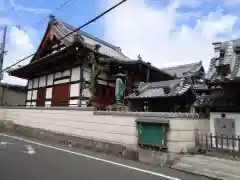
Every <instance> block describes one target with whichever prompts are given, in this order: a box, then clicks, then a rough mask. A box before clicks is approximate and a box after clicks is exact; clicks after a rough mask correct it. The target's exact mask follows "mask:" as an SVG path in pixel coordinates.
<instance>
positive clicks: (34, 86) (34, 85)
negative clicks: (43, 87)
mask: <svg viewBox="0 0 240 180" xmlns="http://www.w3.org/2000/svg"><path fill="white" fill-rule="evenodd" d="M38 81H39V78H35V79H34V80H33V88H37V87H38Z"/></svg>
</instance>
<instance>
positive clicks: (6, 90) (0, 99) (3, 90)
mask: <svg viewBox="0 0 240 180" xmlns="http://www.w3.org/2000/svg"><path fill="white" fill-rule="evenodd" d="M26 98H27V89H26V87H25V86H20V85H13V84H4V83H1V84H0V104H1V105H4V106H7V105H12V106H19V105H21V106H24V105H25V102H26Z"/></svg>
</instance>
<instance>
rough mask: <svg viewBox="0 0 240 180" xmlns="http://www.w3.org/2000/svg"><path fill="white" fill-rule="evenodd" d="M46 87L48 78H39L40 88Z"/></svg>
mask: <svg viewBox="0 0 240 180" xmlns="http://www.w3.org/2000/svg"><path fill="white" fill-rule="evenodd" d="M45 86H46V76H42V77H40V78H39V87H45Z"/></svg>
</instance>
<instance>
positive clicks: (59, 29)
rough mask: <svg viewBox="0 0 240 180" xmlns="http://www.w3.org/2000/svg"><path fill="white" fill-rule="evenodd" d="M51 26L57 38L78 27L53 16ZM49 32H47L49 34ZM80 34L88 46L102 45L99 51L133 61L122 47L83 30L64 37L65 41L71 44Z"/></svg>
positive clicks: (92, 47) (66, 43) (80, 37)
mask: <svg viewBox="0 0 240 180" xmlns="http://www.w3.org/2000/svg"><path fill="white" fill-rule="evenodd" d="M48 26H50V28H49V29H50V32H51V34H54V35H55V36H56V38H57V39H60V38H62V37H64V36H66V35H68V34H69V33H70V32H72V31H74V30H75V29H76V27H73V26H71V25H69V24H67V23H65V22H63V21H61V20H58V19H55V18H53V19H52V20H50V22H49V25H48ZM47 33H48V32H46V34H47ZM76 36H79V40H81V41H82V43H83V44H84V45H85V46H87V47H88V48H90V49H94V48H95V46H96V44H98V45H100V48H99V53H101V54H103V55H107V56H109V57H113V58H115V59H119V60H126V61H131V59H130V58H128V57H127V56H126V55H125V54H123V53H122V52H121V49H120V48H119V47H117V46H114V45H112V44H110V43H108V42H106V41H104V40H101V39H99V38H97V37H95V36H93V35H90V34H88V33H86V32H84V31H82V30H78V31H76V32H74V33H72V34H71V35H69V36H67V37H65V38H64V39H63V42H64V44H65V45H67V46H68V45H71V44H72V43H73V42H74V40H75V37H76Z"/></svg>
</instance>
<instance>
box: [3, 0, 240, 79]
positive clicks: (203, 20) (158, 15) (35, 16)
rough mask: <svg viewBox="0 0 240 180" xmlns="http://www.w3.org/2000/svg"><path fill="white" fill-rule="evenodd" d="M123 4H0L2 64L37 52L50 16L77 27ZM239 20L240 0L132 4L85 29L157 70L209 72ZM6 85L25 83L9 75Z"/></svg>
mask: <svg viewBox="0 0 240 180" xmlns="http://www.w3.org/2000/svg"><path fill="white" fill-rule="evenodd" d="M119 1H120V0H75V1H74V0H72V1H70V2H74V3H73V4H71V3H69V4H68V5H69V6H68V7H67V8H65V9H63V10H62V11H59V12H54V10H55V9H56V8H57V7H59V5H60V4H62V3H63V2H64V0H41V1H35V0H34V1H33V0H0V26H3V25H5V24H6V25H8V41H7V50H8V54H7V55H6V57H5V64H4V65H5V66H7V65H9V64H11V63H13V62H15V61H16V60H18V59H19V58H22V57H25V56H27V55H28V54H29V53H31V52H34V51H35V49H36V48H37V47H38V44H39V42H40V40H41V38H42V36H43V33H44V31H45V28H46V26H47V22H48V20H46V21H44V22H42V23H39V24H36V23H37V22H39V21H41V20H42V19H43V18H44V17H46V16H47V15H48V14H49V13H51V12H54V15H55V16H56V17H57V18H59V19H61V20H63V21H66V22H68V23H69V24H72V25H74V26H76V27H77V26H79V25H82V24H83V23H85V22H86V21H88V20H89V19H91V18H92V17H94V16H96V15H97V14H99V13H100V12H102V11H104V10H105V9H107V8H108V7H110V6H112V5H113V4H115V3H117V2H119ZM239 16H240V0H218V1H213V0H201V1H200V0H128V1H127V2H126V3H124V4H123V5H121V6H120V7H119V8H117V9H116V10H114V11H113V12H111V13H109V14H107V15H106V16H105V17H104V18H102V19H101V20H98V21H96V22H95V23H93V24H91V25H89V26H87V27H86V28H84V29H83V30H85V31H87V32H89V33H91V34H93V35H95V36H97V37H100V38H102V39H104V40H106V41H109V42H111V43H113V44H115V45H117V46H120V47H121V49H122V51H123V52H124V53H125V54H126V55H128V56H129V57H131V58H136V57H137V56H138V54H140V55H141V57H142V58H143V59H144V60H145V61H149V62H151V63H152V64H154V65H156V66H157V67H159V68H163V67H166V66H171V65H178V64H183V63H191V62H196V61H203V64H204V67H205V69H207V68H208V64H209V59H210V58H211V57H212V55H213V49H212V45H211V43H212V42H214V41H219V40H227V39H234V38H238V37H239V35H240V31H239V28H240V19H239ZM16 25H20V29H18V28H16ZM26 63H27V61H26V62H24V63H23V64H26ZM5 81H7V82H13V83H17V84H19V83H20V84H21V83H23V82H25V81H22V80H19V79H16V78H13V77H9V76H7V75H5Z"/></svg>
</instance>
